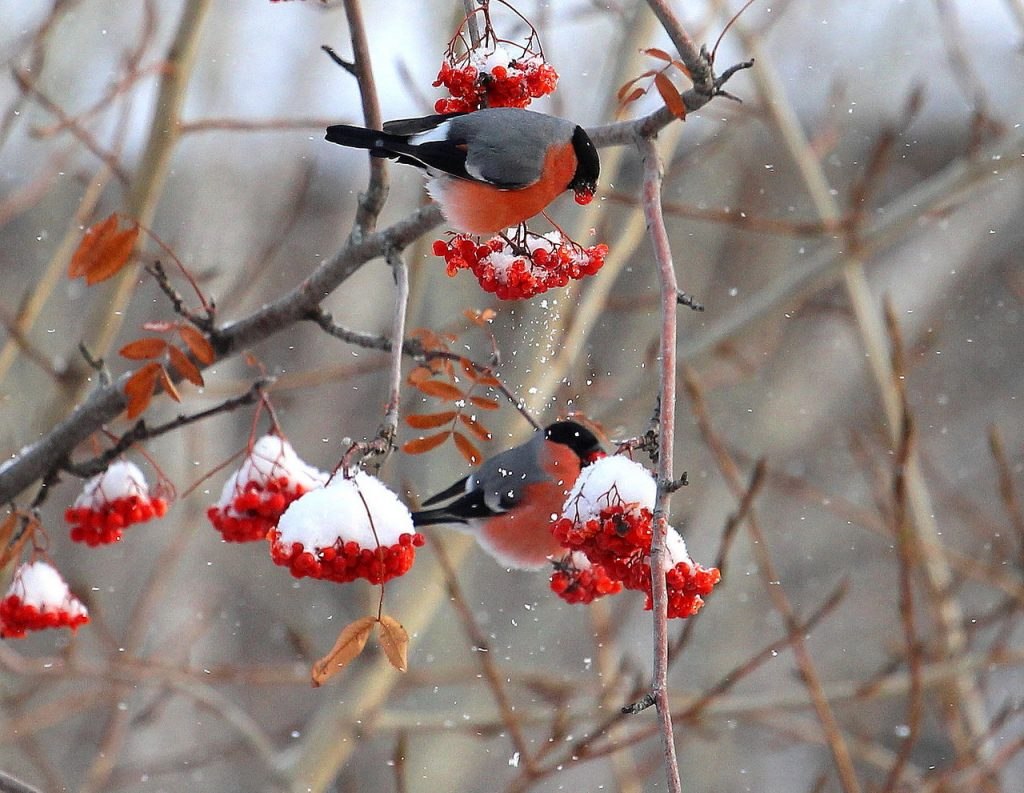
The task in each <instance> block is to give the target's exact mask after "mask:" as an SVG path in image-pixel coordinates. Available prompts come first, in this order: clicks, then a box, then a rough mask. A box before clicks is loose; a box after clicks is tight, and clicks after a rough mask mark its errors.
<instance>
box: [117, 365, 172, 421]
mask: <svg viewBox="0 0 1024 793" xmlns="http://www.w3.org/2000/svg"><path fill="white" fill-rule="evenodd" d="M161 371H163V366H161V365H160V364H158V363H157V362H156V361H150V362H149V363H147V364H146V365H145V366H143V367H141V368H140V369H139V370H138V371H137V372H135V374H133V375H132V376H131V377H129V378H128V381H127V382H126V383H125V384H124V395H125V396H126V397H127V398H128V418H129V419H135V418H138V417H139V416H141V415H142V414H143V413H144V412H145V410H146V408H147V407H149V401H150V400H151V399H152V398H153V390H154V389H155V388H156V381H157V378H158V377H159V376H160V372H161Z"/></svg>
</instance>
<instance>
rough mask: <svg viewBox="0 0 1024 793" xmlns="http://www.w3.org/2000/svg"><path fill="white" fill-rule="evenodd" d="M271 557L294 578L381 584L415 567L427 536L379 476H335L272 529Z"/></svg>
mask: <svg viewBox="0 0 1024 793" xmlns="http://www.w3.org/2000/svg"><path fill="white" fill-rule="evenodd" d="M269 539H270V543H271V545H270V556H271V558H272V559H273V560H274V562H276V563H277V564H279V565H283V566H286V567H288V568H289V569H290V570H291V571H292V575H293V576H295V577H296V578H303V577H306V576H308V577H310V578H323V579H326V580H328V581H337V582H339V583H345V582H347V581H354V580H355V579H356V578H365V579H366V580H368V581H369V582H370V583H371V584H380V583H383V582H384V581H389V580H390V579H392V578H396V577H398V576H400V575H404V574H405V573H407V572H408V571H409V568H410V567H412V563H413V559H414V558H415V556H416V548H417V547H419V546H422V545H423V542H424V539H423V535H422V534H419V533H418V532H417V531H416V529H415V528H414V527H413V523H412V515H411V514H410V513H409V509H408V508H407V507H406V506H405V504H403V503H402V502H401V501H399V500H398V496H396V495H395V494H394V493H392V492H391V491H390V490H388V488H387V487H385V486H384V484H383V483H382V482H381V481H380V480H379V479H377V478H376V477H373V476H370V475H369V474H366V473H364V472H362V471H360V472H359V473H357V474H356V475H355V476H353V477H352V478H351V479H343V478H341V477H340V476H339V477H336V478H335V479H334V480H332V481H331V483H330V484H329V485H328V486H327V487H324V488H322V489H320V490H314V491H312V492H310V493H307V494H306V495H305V496H303V497H302V498H300V499H298V500H297V501H295V503H293V504H292V505H291V506H290V507H288V510H287V511H286V512H285V513H284V515H283V516H282V517H281V520H280V522H279V523H278V526H277V528H276V529H272V530H271V532H270V534H269Z"/></svg>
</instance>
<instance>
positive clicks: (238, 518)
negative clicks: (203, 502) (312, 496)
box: [206, 435, 327, 542]
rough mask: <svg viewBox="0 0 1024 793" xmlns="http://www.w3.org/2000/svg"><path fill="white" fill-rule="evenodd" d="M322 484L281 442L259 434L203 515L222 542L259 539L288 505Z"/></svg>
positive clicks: (313, 470) (324, 478)
mask: <svg viewBox="0 0 1024 793" xmlns="http://www.w3.org/2000/svg"><path fill="white" fill-rule="evenodd" d="M326 481H327V474H325V473H324V472H323V471H320V470H318V469H317V468H314V467H313V466H311V465H308V464H306V463H305V462H303V460H302V459H301V458H300V457H299V455H298V454H296V453H295V449H293V448H292V445H291V444H290V443H288V441H286V440H285V439H284V438H282V437H280V436H279V435H264V436H263V437H262V438H260V439H259V440H257V441H256V443H254V444H253V446H252V450H251V451H250V452H249V454H248V455H246V457H245V459H244V460H243V461H242V464H241V465H240V466H239V467H238V470H237V471H235V472H234V473H233V474H232V475H231V476H230V477H228V481H227V482H225V483H224V488H223V489H222V490H221V494H220V499H219V500H218V501H217V503H216V504H214V505H213V506H212V507H210V508H209V509H208V510H207V511H206V516H207V517H208V518H209V519H210V522H211V523H212V524H213V526H214V528H216V529H217V531H219V532H220V533H221V535H222V536H223V537H224V539H225V540H226V541H227V542H251V541H253V540H262V539H265V538H266V536H267V532H268V531H270V529H271V528H273V527H274V526H276V525H277V521H278V520H279V519H280V517H281V515H282V514H284V511H285V510H286V509H287V508H288V505H289V504H291V503H292V502H293V501H294V500H295V499H297V498H299V496H301V495H303V494H304V493H307V492H309V491H310V490H316V489H317V488H321V487H323V486H324V483H325V482H326Z"/></svg>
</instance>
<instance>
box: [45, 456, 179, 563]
mask: <svg viewBox="0 0 1024 793" xmlns="http://www.w3.org/2000/svg"><path fill="white" fill-rule="evenodd" d="M166 512H167V501H166V500H165V499H163V498H161V497H159V496H150V494H149V488H148V487H147V486H146V478H145V476H143V474H142V471H140V470H139V468H138V466H137V465H135V464H134V463H130V462H127V461H125V460H117V461H115V462H113V463H111V464H110V467H109V468H107V470H106V471H104V472H103V473H102V474H97V475H96V476H94V477H92V479H89V480H87V481H86V483H85V485H84V486H83V487H82V492H81V493H80V494H79V495H78V498H76V499H75V503H74V504H73V505H72V506H70V507H68V508H67V509H66V510H65V511H64V519H65V520H66V521H67V522H68V523H69V524H71V539H72V540H74V541H75V542H84V543H85V544H86V545H89V546H93V547H95V546H97V545H105V544H108V543H112V542H117V541H118V540H120V539H121V532H122V531H123V530H124V529H126V528H127V527H128V526H131V525H132V524H133V523H145V522H146V521H147V520H152V519H153V518H162V517H163V516H164V514H165V513H166Z"/></svg>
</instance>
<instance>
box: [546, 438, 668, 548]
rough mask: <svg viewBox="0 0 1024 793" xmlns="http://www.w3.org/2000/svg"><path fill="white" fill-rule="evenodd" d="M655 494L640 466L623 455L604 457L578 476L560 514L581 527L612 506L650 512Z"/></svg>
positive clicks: (655, 485) (646, 474)
mask: <svg viewBox="0 0 1024 793" xmlns="http://www.w3.org/2000/svg"><path fill="white" fill-rule="evenodd" d="M657 492H658V486H657V483H656V482H655V481H654V477H653V476H651V472H650V471H648V470H647V469H646V468H644V467H643V466H642V465H641V464H640V463H638V462H634V461H633V460H630V459H629V458H628V457H623V456H622V455H613V456H611V457H603V458H601V459H600V460H597V461H595V462H594V463H593V464H591V465H588V466H587V467H586V468H584V469H583V470H582V471H581V472H580V475H579V478H578V479H577V480H576V483H575V484H574V485H573V487H572V490H570V491H569V495H568V497H567V498H566V500H565V506H564V507H563V508H562V513H563V515H564V516H565V517H567V518H570V519H573V520H574V521H575V522H577V523H580V524H582V523H586V522H587V521H588V520H591V519H592V518H598V519H599V518H600V517H601V510H603V509H607V508H608V507H610V506H614V505H622V506H626V507H630V508H633V509H648V510H651V511H653V510H654V500H655V498H656V496H657ZM680 539H681V538H680ZM684 549H685V547H684Z"/></svg>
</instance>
